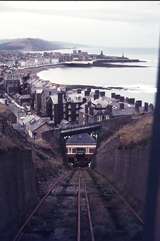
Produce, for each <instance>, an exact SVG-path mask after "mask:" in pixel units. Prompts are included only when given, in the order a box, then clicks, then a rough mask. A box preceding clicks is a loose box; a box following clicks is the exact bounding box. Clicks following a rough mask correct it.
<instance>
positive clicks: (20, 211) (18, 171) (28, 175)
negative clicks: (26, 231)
mask: <svg viewBox="0 0 160 241" xmlns="http://www.w3.org/2000/svg"><path fill="white" fill-rule="evenodd" d="M35 202H36V188H35V179H34V168H33V164H32V152H31V150H20V149H17V148H15V147H14V148H11V149H9V150H7V151H2V150H1V151H0V210H1V214H0V215H1V218H0V240H3V241H9V240H11V239H12V238H13V236H14V235H15V233H16V232H17V230H18V227H19V226H20V225H21V224H22V222H23V221H24V218H25V216H26V214H27V212H28V211H29V210H30V209H31V208H33V206H34V205H35Z"/></svg>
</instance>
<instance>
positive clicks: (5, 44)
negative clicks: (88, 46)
mask: <svg viewBox="0 0 160 241" xmlns="http://www.w3.org/2000/svg"><path fill="white" fill-rule="evenodd" d="M80 46H84V45H80V44H74V43H67V42H62V41H47V40H43V39H40V38H18V39H8V40H0V51H3V50H6V51H49V50H56V49H65V48H75V47H80Z"/></svg>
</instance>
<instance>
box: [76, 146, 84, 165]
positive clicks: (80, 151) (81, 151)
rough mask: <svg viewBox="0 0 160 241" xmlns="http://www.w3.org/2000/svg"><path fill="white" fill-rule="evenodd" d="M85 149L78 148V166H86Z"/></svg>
mask: <svg viewBox="0 0 160 241" xmlns="http://www.w3.org/2000/svg"><path fill="white" fill-rule="evenodd" d="M85 152H86V149H85V148H77V155H76V158H77V164H78V166H85Z"/></svg>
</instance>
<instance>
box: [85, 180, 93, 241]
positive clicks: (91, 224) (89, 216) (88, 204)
mask: <svg viewBox="0 0 160 241" xmlns="http://www.w3.org/2000/svg"><path fill="white" fill-rule="evenodd" d="M84 191H85V198H86V204H87V213H88V220H89V229H90V234H91V241H95V236H94V230H93V222H92V217H91V208H90V203H89V198H88V193H87V186H86V183H85V186H84Z"/></svg>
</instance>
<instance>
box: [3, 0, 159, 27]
mask: <svg viewBox="0 0 160 241" xmlns="http://www.w3.org/2000/svg"><path fill="white" fill-rule="evenodd" d="M159 4H160V3H159V2H155V1H152V2H146V1H144V2H143V1H138V2H137V1H133V2H123V1H120V2H112V1H107V2H103V1H99V2H97V1H95V2H92V3H91V2H87V1H86V2H80V1H68V2H63V1H61V2H57V1H55V2H49V1H48V2H47V1H42V2H38V3H37V2H30V3H29V4H28V2H26V1H24V2H16V1H15V2H9V1H8V2H5V3H4V2H1V3H0V6H1V7H0V11H3V12H5V11H6V12H7V11H12V12H30V13H37V14H44V15H54V16H65V17H73V18H85V19H91V20H99V21H117V22H139V23H150V24H153V23H156V24H157V23H159V22H160V14H159V12H160V6H159Z"/></svg>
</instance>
